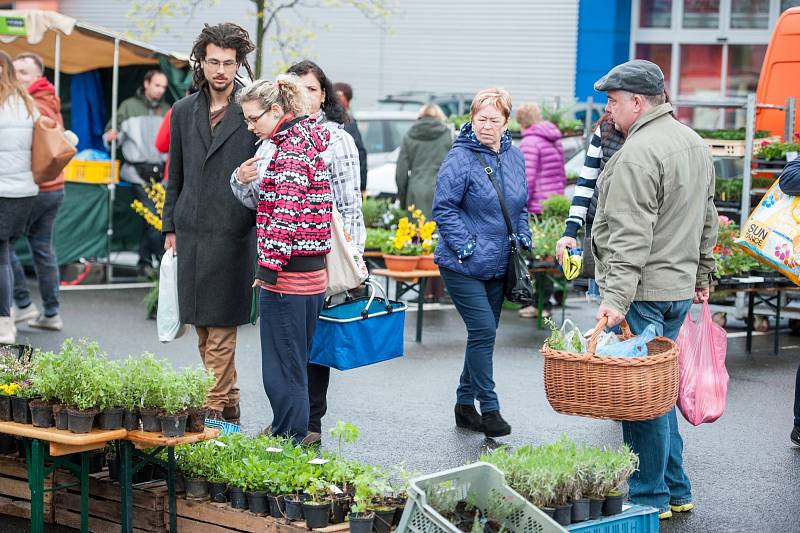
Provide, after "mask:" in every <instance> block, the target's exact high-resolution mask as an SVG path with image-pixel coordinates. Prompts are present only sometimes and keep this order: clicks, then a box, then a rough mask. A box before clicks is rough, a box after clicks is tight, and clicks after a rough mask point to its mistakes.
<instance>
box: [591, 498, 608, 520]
mask: <svg viewBox="0 0 800 533" xmlns="http://www.w3.org/2000/svg"><path fill="white" fill-rule="evenodd" d="M604 501H606V499H605V498H590V499H589V520H595V519H597V518H600V517H601V516H603V502H604Z"/></svg>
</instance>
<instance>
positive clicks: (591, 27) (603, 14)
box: [575, 0, 631, 102]
mask: <svg viewBox="0 0 800 533" xmlns="http://www.w3.org/2000/svg"><path fill="white" fill-rule="evenodd" d="M630 40H631V0H607V1H603V2H598V1H597V0H580V5H579V11H578V60H577V69H576V73H575V97H576V98H577V99H578V100H586V98H587V97H588V96H592V97H593V98H594V101H595V102H605V101H606V97H605V94H604V93H598V92H595V90H594V82H596V81H597V80H598V79H599V78H600V77H602V76H603V75H604V74H605V73H606V72H608V71H609V70H611V68H612V67H614V66H615V65H618V64H620V63H624V62H625V61H627V60H628V53H629V50H630Z"/></svg>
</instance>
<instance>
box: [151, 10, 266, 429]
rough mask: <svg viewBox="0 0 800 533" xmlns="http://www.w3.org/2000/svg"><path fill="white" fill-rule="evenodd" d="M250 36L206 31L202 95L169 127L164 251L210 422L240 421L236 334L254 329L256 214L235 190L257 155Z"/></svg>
mask: <svg viewBox="0 0 800 533" xmlns="http://www.w3.org/2000/svg"><path fill="white" fill-rule="evenodd" d="M254 49H255V45H254V44H253V42H252V41H251V40H250V37H249V35H248V34H247V31H246V30H244V29H243V28H241V27H239V26H237V25H235V24H230V23H225V24H219V25H216V26H209V25H208V24H206V25H205V27H204V28H203V30H202V31H201V33H200V36H199V37H198V38H197V40H196V41H195V43H194V47H193V48H192V54H191V55H192V58H193V60H194V63H193V64H194V72H193V76H194V84H195V86H197V87H198V88H199V91H198V92H196V93H195V94H193V95H191V96H187V97H186V98H183V99H181V100H180V101H178V102H177V103H176V104H175V106H174V107H173V109H172V118H171V124H170V150H169V160H170V165H169V181H168V182H167V193H166V198H165V200H164V212H163V232H164V236H165V242H164V249H165V250H171V251H172V253H173V254H176V255H177V256H178V258H179V261H178V306H179V311H180V319H181V322H183V323H185V324H193V325H194V326H195V328H196V329H197V335H198V337H199V348H200V357H201V358H202V360H203V364H204V365H205V366H206V368H210V369H212V370H213V372H214V375H215V376H216V383H215V384H214V387H213V388H212V389H211V392H210V393H209V395H208V398H207V400H206V406H207V407H208V408H209V410H210V411H209V416H210V417H212V418H217V419H222V418H224V419H225V420H227V421H230V422H234V423H238V421H239V416H240V408H239V389H238V388H237V387H236V364H235V359H234V356H235V352H236V333H237V327H238V326H240V325H242V324H247V323H248V322H250V306H251V301H252V289H251V284H252V283H253V265H254V263H255V250H256V239H255V225H256V217H255V213H254V212H253V211H251V210H249V209H247V208H246V207H245V206H243V205H242V204H241V203H239V201H238V200H237V199H236V197H235V196H234V195H233V192H232V191H231V188H230V186H229V179H230V175H231V173H232V172H233V171H234V169H236V168H237V167H238V166H239V165H240V164H241V163H242V161H245V160H247V159H250V158H251V157H253V154H255V151H256V141H257V138H256V136H255V135H253V134H252V133H251V132H249V131H248V130H247V126H246V125H245V122H244V115H243V114H242V108H241V107H240V106H239V104H237V103H236V101H235V96H236V93H237V92H238V91H239V90H240V89H241V85H239V84H238V83H237V82H236V81H235V78H234V77H235V74H236V71H237V70H238V68H239V67H240V66H244V67H245V69H246V70H247V72H248V73H249V74H250V76H251V77H252V72H251V70H250V66H249V64H248V63H247V54H249V53H250V52H252V51H253V50H254Z"/></svg>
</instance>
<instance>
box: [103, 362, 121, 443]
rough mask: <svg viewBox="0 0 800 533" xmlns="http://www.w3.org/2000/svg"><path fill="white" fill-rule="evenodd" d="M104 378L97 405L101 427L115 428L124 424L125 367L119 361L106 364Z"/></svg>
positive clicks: (105, 428)
mask: <svg viewBox="0 0 800 533" xmlns="http://www.w3.org/2000/svg"><path fill="white" fill-rule="evenodd" d="M104 374H105V376H104V380H103V383H102V386H101V387H100V388H99V394H98V398H97V407H98V408H99V409H100V415H99V422H100V429H103V430H114V429H120V428H121V427H122V426H123V421H124V413H125V409H124V408H123V406H122V404H123V403H124V389H123V386H122V385H123V381H122V380H123V367H122V366H121V365H120V364H119V363H117V362H109V363H107V364H106V366H105V372H104Z"/></svg>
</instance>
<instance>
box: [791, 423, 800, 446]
mask: <svg viewBox="0 0 800 533" xmlns="http://www.w3.org/2000/svg"><path fill="white" fill-rule="evenodd" d="M789 438H790V439H792V442H793V443H794V444H795V445H796V446H800V426H795V427H794V429H793V430H792V434H791V435H790V436H789Z"/></svg>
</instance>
